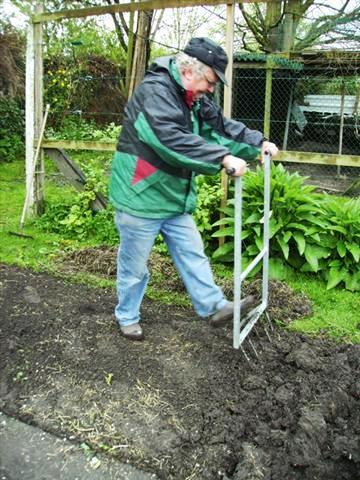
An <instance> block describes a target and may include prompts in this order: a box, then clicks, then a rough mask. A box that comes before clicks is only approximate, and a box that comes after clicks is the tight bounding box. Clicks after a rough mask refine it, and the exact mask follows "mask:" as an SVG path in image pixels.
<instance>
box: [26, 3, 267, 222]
mask: <svg viewBox="0 0 360 480" xmlns="http://www.w3.org/2000/svg"><path fill="white" fill-rule="evenodd" d="M264 2H266V0H243V3H264ZM201 5H207V6H211V5H227V25H226V49H227V53H228V55H229V58H230V59H231V60H232V55H233V52H232V50H233V48H232V45H233V35H234V10H235V1H234V0H233V1H229V0H145V1H142V0H141V1H139V2H137V3H135V2H132V3H125V4H121V5H120V4H119V5H109V6H101V7H91V8H80V9H73V10H59V11H57V12H52V13H48V12H44V11H43V8H42V7H41V6H40V4H37V5H36V7H35V12H34V15H33V16H32V17H31V19H30V24H29V29H28V35H27V56H26V58H27V61H26V196H27V197H28V198H29V206H30V207H32V208H33V211H34V213H39V212H41V210H42V208H43V199H44V194H43V191H44V160H43V158H44V156H43V149H44V148H46V143H45V142H42V144H41V147H42V148H41V152H40V156H39V157H40V164H39V167H40V168H38V169H37V170H36V169H35V175H34V178H32V175H31V171H32V170H33V162H34V156H35V148H36V147H35V145H36V142H37V141H38V140H39V135H40V128H41V123H42V114H43V52H42V25H43V23H45V22H50V21H60V20H63V19H68V18H84V17H88V16H98V15H105V14H109V13H110V14H111V13H117V12H135V11H147V10H159V9H165V8H184V7H194V6H201ZM226 77H227V81H228V84H229V86H228V87H226V88H225V98H224V110H225V111H226V114H227V115H229V116H230V115H231V82H232V61H230V62H229V65H228V68H227V71H226ZM72 146H75V145H74V144H73V143H72ZM54 147H55V146H54V145H52V148H54ZM106 147H107V145H106V146H105V150H107V148H106ZM57 148H59V147H57ZM66 148H69V145H68V146H67V147H66ZM75 148H77V147H76V146H75ZM103 148H104V146H102V147H101V145H99V143H97V149H99V150H101V149H103ZM114 148H115V147H114V146H112V150H114ZM226 191H227V187H226Z"/></svg>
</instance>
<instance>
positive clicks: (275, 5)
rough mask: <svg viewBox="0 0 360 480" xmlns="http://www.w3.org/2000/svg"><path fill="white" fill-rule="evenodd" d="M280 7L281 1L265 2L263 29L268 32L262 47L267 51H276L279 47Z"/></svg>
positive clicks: (280, 35) (280, 34)
mask: <svg viewBox="0 0 360 480" xmlns="http://www.w3.org/2000/svg"><path fill="white" fill-rule="evenodd" d="M281 7H282V2H278V1H276V2H269V3H267V4H266V15H265V29H266V31H267V32H268V34H267V41H266V45H264V49H265V51H267V52H277V51H279V50H280V49H281V38H282V33H281Z"/></svg>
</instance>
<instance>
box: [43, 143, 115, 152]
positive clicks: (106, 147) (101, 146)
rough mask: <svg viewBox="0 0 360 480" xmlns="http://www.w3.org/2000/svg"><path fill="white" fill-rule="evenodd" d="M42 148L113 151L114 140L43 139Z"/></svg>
mask: <svg viewBox="0 0 360 480" xmlns="http://www.w3.org/2000/svg"><path fill="white" fill-rule="evenodd" d="M41 146H42V148H45V149H46V148H59V149H63V150H94V151H98V152H115V148H116V142H93V141H86V140H44V141H43V142H42V143H41Z"/></svg>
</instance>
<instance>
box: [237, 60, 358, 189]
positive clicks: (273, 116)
mask: <svg viewBox="0 0 360 480" xmlns="http://www.w3.org/2000/svg"><path fill="white" fill-rule="evenodd" d="M260 59H261V60H263V61H262V62H259V58H257V57H256V56H254V55H250V56H246V55H243V56H241V57H240V61H238V62H237V63H235V66H234V67H235V68H234V77H233V116H234V118H236V119H238V120H241V121H243V122H244V123H245V124H246V125H248V126H249V127H250V128H254V129H257V130H261V131H264V128H266V127H265V124H266V122H265V116H266V114H265V102H266V99H265V97H266V88H267V86H266V85H267V72H268V73H269V68H270V69H271V76H272V81H271V105H270V118H269V128H268V129H269V132H270V135H269V136H270V138H271V140H272V141H274V142H275V143H276V144H277V145H278V146H279V147H280V148H281V149H282V150H287V151H296V152H314V153H322V154H338V155H353V156H359V155H360V103H359V93H360V80H359V77H358V75H357V68H358V64H359V60H358V59H357V61H356V63H349V64H347V65H345V67H346V68H344V65H342V68H341V71H339V66H338V65H337V64H331V63H330V64H327V65H325V66H323V67H322V68H304V67H303V66H299V65H298V64H296V63H294V62H290V61H289V62H287V64H286V62H285V61H282V65H278V66H276V65H275V68H274V65H271V66H270V67H269V64H268V59H265V58H264V57H263V58H261V57H260ZM305 67H306V66H305ZM285 165H286V167H287V168H288V169H290V170H299V172H300V173H305V174H306V175H310V177H312V180H315V181H316V180H319V179H320V178H321V179H322V180H324V178H325V177H328V178H329V179H331V178H333V179H334V181H333V189H335V190H337V188H335V187H334V186H335V185H336V184H337V186H338V188H339V190H340V191H341V190H344V189H346V187H347V184H348V183H349V182H350V183H351V181H352V180H353V179H354V178H356V177H357V176H358V175H359V169H358V168H356V167H341V168H340V167H337V166H334V165H331V164H329V165H326V164H323V165H313V164H306V165H304V164H293V163H291V164H285ZM334 177H336V178H334Z"/></svg>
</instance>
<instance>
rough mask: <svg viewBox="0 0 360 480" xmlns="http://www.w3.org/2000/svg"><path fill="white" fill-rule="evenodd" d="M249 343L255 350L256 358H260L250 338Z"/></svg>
mask: <svg viewBox="0 0 360 480" xmlns="http://www.w3.org/2000/svg"><path fill="white" fill-rule="evenodd" d="M248 342H249V343H250V346H251V348H252V349H253V352H254V353H255V357H256V358H259V354H258V352H257V351H256V348H255V347H254V344H253V342H252V341H251V340H250V338H248Z"/></svg>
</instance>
